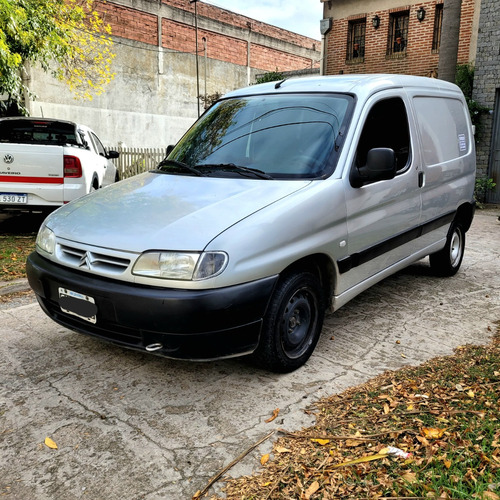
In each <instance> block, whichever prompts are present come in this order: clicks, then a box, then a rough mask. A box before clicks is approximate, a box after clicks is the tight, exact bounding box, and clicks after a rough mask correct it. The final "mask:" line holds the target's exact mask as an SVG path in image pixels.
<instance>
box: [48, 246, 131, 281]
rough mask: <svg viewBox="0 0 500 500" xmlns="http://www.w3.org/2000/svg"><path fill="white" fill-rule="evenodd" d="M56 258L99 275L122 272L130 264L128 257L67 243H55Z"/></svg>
mask: <svg viewBox="0 0 500 500" xmlns="http://www.w3.org/2000/svg"><path fill="white" fill-rule="evenodd" d="M57 247H58V248H57V258H58V260H59V262H60V263H61V264H64V265H67V266H70V267H74V268H77V269H81V270H82V271H91V272H95V273H97V274H100V275H111V276H116V275H119V274H123V273H124V272H125V271H126V270H127V268H128V267H129V265H130V259H126V258H122V257H118V256H116V255H110V254H105V253H101V252H94V251H90V250H88V249H85V248H78V247H74V246H69V245H63V244H58V245H57Z"/></svg>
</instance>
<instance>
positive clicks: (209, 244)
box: [27, 75, 475, 372]
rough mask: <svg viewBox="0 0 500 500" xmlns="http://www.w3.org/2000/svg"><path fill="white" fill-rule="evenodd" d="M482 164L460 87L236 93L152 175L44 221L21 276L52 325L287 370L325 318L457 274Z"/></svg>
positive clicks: (345, 80) (328, 81) (433, 84)
mask: <svg viewBox="0 0 500 500" xmlns="http://www.w3.org/2000/svg"><path fill="white" fill-rule="evenodd" d="M474 178H475V152H474V139H473V133H472V127H471V123H470V118H469V114H468V110H467V106H466V103H465V100H464V97H463V95H462V93H461V92H460V90H459V89H458V87H456V86H455V85H453V84H449V83H446V82H444V81H440V80H435V79H428V78H422V77H413V76H400V75H364V76H363V75H356V76H354V75H345V76H335V77H317V78H304V79H290V80H283V81H281V82H275V83H268V84H263V85H255V86H251V87H248V88H245V89H242V90H237V91H235V92H231V93H229V94H227V95H226V96H224V98H222V99H221V100H219V101H218V102H217V103H216V104H215V105H213V106H212V107H211V108H210V109H209V110H208V111H207V112H206V113H205V114H204V115H203V116H202V117H201V118H200V119H199V120H198V121H197V122H196V123H195V124H194V125H193V126H192V127H191V129H190V130H189V131H188V132H187V133H186V134H185V135H184V137H183V138H182V139H181V140H180V141H179V143H178V144H177V145H176V146H175V147H174V148H173V149H172V150H171V151H170V152H169V155H168V157H167V158H166V159H165V160H163V161H162V162H161V163H160V164H159V165H158V167H157V169H156V170H154V171H152V172H148V173H144V174H141V175H138V176H136V177H133V178H130V179H127V180H125V181H122V182H119V183H118V184H115V185H112V186H110V187H109V188H107V189H105V190H102V191H97V192H96V193H93V194H90V195H88V196H85V197H83V198H81V199H79V200H76V201H74V202H72V203H70V204H68V205H66V206H64V207H62V208H60V209H58V210H57V211H56V212H54V213H53V214H51V215H50V216H49V217H48V218H47V219H46V220H45V223H44V224H43V226H42V227H41V228H40V231H39V234H38V238H37V244H36V252H33V253H32V254H31V255H30V257H29V259H28V262H27V273H28V278H29V282H30V285H31V287H32V288H33V290H34V291H35V293H36V296H37V298H38V301H39V302H40V305H41V307H42V308H43V310H44V311H45V312H46V313H47V314H48V315H49V316H50V317H51V318H52V319H53V320H55V321H56V322H58V323H59V324H61V325H64V326H66V327H68V328H70V329H73V330H75V331H78V332H81V333H86V334H90V335H93V336H97V337H100V338H102V339H105V340H108V341H111V342H114V343H116V344H120V345H122V346H125V347H129V348H133V349H139V350H145V351H150V352H153V353H155V354H158V355H162V356H167V357H171V358H179V359H192V360H210V359H215V358H223V357H231V356H240V355H247V354H252V356H253V357H254V359H255V360H256V362H257V363H259V364H260V365H262V366H264V367H266V368H268V369H270V370H273V371H277V372H288V371H292V370H294V369H296V368H298V367H300V366H301V365H302V364H304V363H305V362H306V361H307V359H308V358H309V356H310V355H311V353H312V352H313V350H314V348H315V346H316V343H317V341H318V337H319V335H320V332H321V329H322V323H323V316H324V312H325V310H326V309H327V308H330V309H332V310H336V309H338V308H340V307H341V306H342V305H344V304H345V303H346V302H347V301H349V300H350V299H352V298H353V297H355V296H356V295H357V294H359V293H360V292H362V291H363V290H365V289H367V288H368V287H370V286H371V285H373V284H374V283H377V282H378V281H380V280H382V279H384V278H385V277H387V276H389V275H391V274H393V273H395V272H397V271H399V270H400V269H403V268H404V267H405V266H408V265H409V264H411V263H413V262H415V261H417V260H419V259H422V258H423V257H426V256H428V255H429V256H430V259H429V261H430V266H431V268H432V269H433V270H434V271H435V272H436V274H438V275H441V276H451V275H453V274H455V273H456V272H457V271H458V269H459V267H460V264H461V262H462V257H463V254H464V246H465V233H466V231H467V230H468V229H469V227H470V225H471V222H472V218H473V214H474V202H473V190H474Z"/></svg>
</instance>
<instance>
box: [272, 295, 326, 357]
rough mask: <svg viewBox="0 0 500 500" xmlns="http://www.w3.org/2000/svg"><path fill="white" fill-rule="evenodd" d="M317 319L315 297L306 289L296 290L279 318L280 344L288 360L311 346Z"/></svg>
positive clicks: (301, 353) (298, 355) (300, 354)
mask: <svg viewBox="0 0 500 500" xmlns="http://www.w3.org/2000/svg"><path fill="white" fill-rule="evenodd" d="M317 317H318V304H317V300H316V297H315V295H314V294H313V293H311V291H310V290H308V289H301V290H297V291H296V292H295V293H294V294H293V295H292V296H291V297H290V299H289V301H288V303H287V305H286V306H285V308H284V310H283V315H282V318H281V325H280V327H281V336H280V337H281V344H282V347H283V351H284V352H285V354H286V355H287V357H288V358H291V359H296V358H299V357H300V356H302V355H303V354H304V353H305V352H306V351H307V349H308V347H309V346H310V345H311V343H312V341H313V337H314V330H315V326H316V322H317Z"/></svg>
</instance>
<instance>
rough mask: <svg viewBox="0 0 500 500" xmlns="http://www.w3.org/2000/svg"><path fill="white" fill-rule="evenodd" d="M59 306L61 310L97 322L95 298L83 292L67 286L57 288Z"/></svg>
mask: <svg viewBox="0 0 500 500" xmlns="http://www.w3.org/2000/svg"><path fill="white" fill-rule="evenodd" d="M59 307H60V308H61V311H63V312H65V313H67V314H71V315H73V316H77V317H78V318H81V319H84V320H85V321H88V322H90V323H96V322H97V306H96V304H95V300H94V299H93V298H92V297H89V296H88V295H83V293H78V292H74V291H73V290H68V289H67V288H59Z"/></svg>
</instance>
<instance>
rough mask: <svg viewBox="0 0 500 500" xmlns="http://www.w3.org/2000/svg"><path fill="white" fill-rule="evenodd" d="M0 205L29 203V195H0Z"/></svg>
mask: <svg viewBox="0 0 500 500" xmlns="http://www.w3.org/2000/svg"><path fill="white" fill-rule="evenodd" d="M0 203H14V204H22V203H28V195H27V194H17V193H0Z"/></svg>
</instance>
